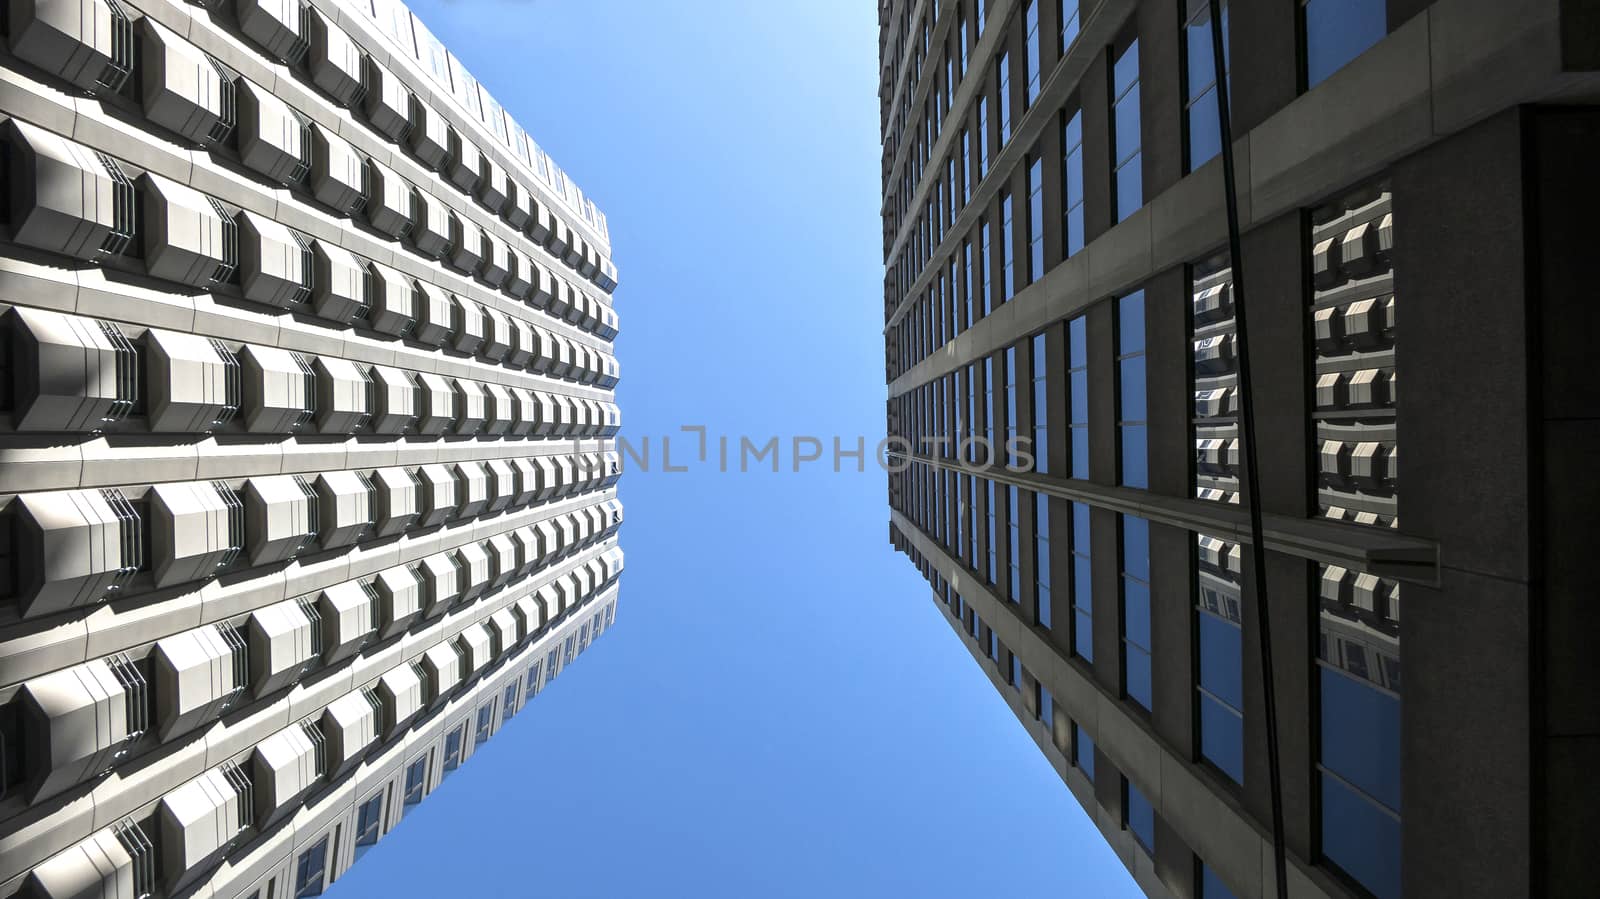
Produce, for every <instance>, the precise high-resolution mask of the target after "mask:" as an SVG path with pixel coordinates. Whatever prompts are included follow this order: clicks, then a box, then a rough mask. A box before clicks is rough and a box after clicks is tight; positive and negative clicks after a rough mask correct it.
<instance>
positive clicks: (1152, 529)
mask: <svg viewBox="0 0 1600 899" xmlns="http://www.w3.org/2000/svg"><path fill="white" fill-rule="evenodd" d="M1223 6H1224V8H1225V9H1224V12H1223V15H1222V18H1223V23H1222V24H1223V28H1224V32H1225V34H1226V36H1227V51H1226V54H1225V56H1226V60H1225V61H1226V67H1227V68H1226V71H1227V75H1226V77H1227V83H1228V85H1229V91H1230V94H1231V101H1232V102H1231V107H1232V118H1231V121H1232V126H1233V134H1234V138H1235V144H1234V145H1235V151H1236V159H1237V165H1236V170H1237V173H1238V196H1239V202H1240V215H1241V220H1242V253H1241V260H1242V262H1241V264H1242V265H1243V267H1244V277H1245V279H1246V283H1247V290H1248V295H1247V296H1246V297H1245V302H1246V303H1247V304H1248V306H1247V308H1248V309H1249V311H1250V322H1251V328H1252V330H1251V335H1252V354H1251V358H1252V365H1253V369H1254V374H1253V384H1254V392H1255V409H1256V417H1257V420H1258V433H1259V454H1260V466H1261V470H1260V483H1259V487H1258V488H1257V489H1259V493H1260V502H1261V505H1262V506H1263V509H1264V512H1265V532H1264V542H1265V545H1264V547H1263V548H1262V549H1263V551H1264V554H1265V556H1264V562H1265V569H1266V579H1267V583H1266V585H1265V586H1266V588H1267V590H1266V594H1267V596H1268V597H1269V602H1270V603H1271V616H1270V617H1271V628H1272V634H1271V637H1272V643H1273V647H1274V662H1273V670H1272V672H1271V676H1272V680H1273V683H1274V684H1275V688H1276V695H1277V717H1278V720H1279V723H1280V725H1279V726H1280V739H1279V746H1280V749H1281V758H1282V777H1281V783H1282V790H1283V797H1284V808H1285V828H1284V837H1285V841H1286V843H1287V847H1288V851H1289V884H1290V893H1291V894H1292V895H1296V896H1308V897H1309V896H1315V897H1380V899H1396V897H1402V896H1404V897H1408V899H1416V897H1424V896H1427V897H1434V896H1438V897H1445V896H1452V897H1454V896H1522V895H1587V894H1588V893H1589V892H1590V891H1591V890H1592V886H1591V885H1590V884H1591V883H1592V876H1590V875H1588V874H1587V872H1586V871H1585V870H1584V869H1583V868H1580V867H1579V865H1580V861H1581V859H1582V858H1583V857H1584V855H1585V853H1584V851H1583V850H1584V849H1585V848H1588V847H1592V846H1593V839H1594V838H1593V834H1594V833H1596V832H1600V830H1597V826H1600V822H1597V817H1596V812H1595V811H1594V804H1593V803H1592V802H1591V801H1589V800H1587V799H1584V798H1581V797H1592V796H1593V795H1594V793H1595V779H1594V775H1593V771H1594V770H1595V764H1596V762H1597V761H1600V714H1597V712H1596V706H1595V704H1594V703H1593V702H1592V700H1589V699H1586V697H1592V696H1593V695H1595V691H1596V688H1597V687H1600V668H1597V663H1596V662H1595V661H1594V658H1595V657H1594V655H1593V654H1592V653H1591V652H1590V651H1589V650H1588V648H1587V647H1586V646H1585V645H1583V643H1584V641H1583V639H1582V637H1580V636H1578V635H1583V634H1588V635H1592V634H1594V633H1595V632H1596V623H1597V622H1596V613H1595V612H1594V611H1593V604H1592V603H1587V602H1585V601H1584V598H1585V597H1586V596H1587V595H1590V594H1592V592H1593V591H1592V588H1588V587H1585V586H1584V585H1585V584H1586V583H1587V582H1588V577H1587V575H1586V574H1585V569H1584V562H1583V556H1584V551H1585V548H1586V547H1587V545H1588V544H1590V543H1592V542H1593V539H1594V536H1595V534H1596V530H1597V525H1600V520H1597V513H1596V511H1595V509H1596V508H1597V504H1596V502H1595V500H1596V492H1597V491H1596V488H1595V484H1596V479H1595V477H1594V475H1593V472H1594V470H1595V466H1596V464H1597V463H1600V457H1597V451H1596V449H1595V447H1596V446H1597V445H1600V443H1597V442H1596V437H1597V436H1600V426H1597V422H1596V415H1597V413H1600V391H1597V389H1596V387H1595V381H1594V379H1593V378H1592V375H1590V374H1589V372H1588V368H1589V366H1588V363H1587V359H1588V358H1589V354H1590V350H1589V346H1590V343H1591V340H1592V335H1593V334H1594V333H1595V324H1596V318H1595V313H1594V311H1593V309H1592V306H1591V305H1590V304H1586V303H1584V302H1583V300H1582V297H1583V290H1582V289H1581V288H1580V287H1579V286H1578V285H1579V282H1580V280H1581V277H1582V276H1581V275H1580V272H1582V271H1583V270H1584V264H1583V263H1584V262H1585V257H1586V252H1585V244H1587V243H1588V242H1589V241H1587V240H1586V239H1585V238H1584V237H1583V236H1581V235H1589V234H1593V231H1594V229H1593V226H1592V224H1591V223H1590V218H1591V211H1592V209H1593V208H1594V207H1595V204H1596V203H1600V180H1597V178H1596V176H1595V174H1594V172H1593V171H1592V167H1591V166H1589V165H1587V164H1585V163H1584V162H1582V161H1581V160H1584V159H1592V158H1593V155H1594V152H1595V150H1596V147H1597V143H1596V141H1597V139H1600V111H1597V108H1596V107H1594V106H1590V105H1585V104H1589V103H1593V102H1595V101H1596V100H1597V99H1600V85H1597V82H1596V78H1595V74H1594V73H1595V70H1596V67H1597V66H1600V33H1597V32H1596V31H1595V30H1594V28H1593V20H1592V19H1591V18H1586V13H1585V12H1584V9H1583V8H1582V7H1583V4H1578V3H1573V2H1566V0H1530V2H1526V3H1515V4H1507V3H1500V2H1493V0H1438V2H1431V3H1430V2H1427V0H1229V2H1227V3H1225V4H1223ZM1209 16H1210V13H1209V10H1208V5H1207V4H1206V3H1205V2H1204V0H1083V2H1081V3H1079V2H1077V0H942V2H941V0H888V2H882V3H880V50H881V59H882V65H881V83H880V89H879V97H880V100H881V112H882V128H883V248H884V259H885V263H886V278H885V282H884V294H885V304H884V321H885V330H884V333H885V350H886V363H887V369H886V373H885V374H886V382H887V384H888V403H887V419H888V430H889V434H890V435H891V436H892V437H897V438H900V439H901V440H902V441H904V443H903V444H901V447H902V448H903V449H904V450H905V453H904V455H903V456H902V457H900V459H899V464H898V465H897V468H898V470H896V471H894V472H892V473H891V475H890V480H889V504H890V528H889V535H890V539H891V542H892V544H893V545H894V547H895V548H896V549H898V550H900V551H901V552H903V553H905V554H906V555H907V556H909V557H910V558H911V559H912V561H913V562H914V563H915V564H916V565H917V566H918V569H919V570H920V571H921V572H922V574H923V575H924V577H925V578H926V579H927V581H928V582H929V584H930V585H931V586H932V588H933V589H932V593H933V598H934V601H935V604H936V606H937V607H938V608H939V610H940V611H941V613H942V614H944V615H945V616H946V618H947V620H948V621H949V622H950V624H951V626H952V627H953V628H955V629H956V630H957V631H958V633H959V634H960V635H961V638H962V640H963V642H964V644H965V645H966V646H967V648H968V650H969V651H970V652H971V653H972V654H973V656H974V657H975V658H976V659H977V660H978V661H979V663H980V665H981V666H982V668H983V670H984V671H985V673H986V674H987V675H988V676H989V678H990V679H991V680H992V681H993V682H994V684H995V687H996V689H997V690H998V691H999V692H1000V693H1001V694H1002V695H1003V696H1004V697H1005V699H1006V701H1007V702H1008V703H1009V704H1010V705H1011V707H1012V708H1013V710H1014V711H1015V712H1016V714H1017V716H1018V718H1019V719H1020V720H1021V721H1022V722H1023V724H1024V726H1025V727H1026V728H1027V729H1028V730H1029V732H1030V733H1031V734H1032V735H1033V737H1034V738H1035V740H1036V741H1037V742H1038V744H1039V746H1040V749H1041V751H1042V752H1043V753H1044V754H1045V756H1046V757H1047V758H1048V759H1049V760H1050V762H1051V763H1052V764H1053V765H1054V766H1055V767H1056V769H1057V771H1058V773H1059V774H1060V776H1061V777H1062V779H1063V780H1064V781H1065V783H1066V785H1067V786H1068V787H1069V788H1070V789H1071V791H1072V792H1073V794H1074V795H1075V796H1076V797H1077V799H1078V801H1079V802H1080V803H1081V804H1082V805H1083V807H1084V809H1085V811H1086V812H1087V813H1088V814H1089V815H1090V817H1091V818H1092V819H1093V820H1094V821H1095V823H1096V824H1097V825H1098V827H1099V829H1100V830H1101V832H1102V833H1103V834H1104V836H1105V838H1106V839H1107V840H1108V841H1109V842H1110V844H1111V845H1112V846H1113V848H1114V849H1115V850H1116V852H1117V853H1118V855H1119V856H1120V857H1121V858H1122V860H1123V862H1124V863H1125V864H1126V865H1127V867H1128V868H1129V870H1130V871H1131V872H1132V874H1133V876H1134V878H1135V880H1136V881H1137V882H1138V884H1139V885H1140V886H1141V887H1142V888H1143V889H1144V890H1145V891H1146V892H1147V893H1148V894H1150V895H1152V896H1175V897H1197V896H1203V897H1206V899H1212V897H1219V896H1242V897H1260V896H1271V895H1273V894H1274V893H1275V892H1276V891H1275V889H1274V886H1273V875H1272V871H1273V853H1272V833H1271V821H1272V815H1271V799H1270V797H1271V790H1270V784H1269V778H1268V762H1267V745H1266V740H1265V736H1264V717H1265V716H1264V710H1265V705H1264V699H1263V695H1262V694H1263V682H1264V672H1263V670H1262V666H1261V661H1260V659H1261V656H1260V655H1259V652H1258V646H1259V636H1260V634H1259V623H1258V622H1259V619H1258V616H1257V607H1256V606H1255V604H1254V603H1255V600H1254V598H1253V597H1254V596H1255V595H1256V592H1255V591H1254V590H1253V589H1245V585H1246V584H1247V583H1248V582H1249V581H1250V580H1252V579H1253V577H1252V575H1251V574H1250V572H1251V571H1252V564H1250V563H1251V560H1252V553H1253V552H1254V551H1255V550H1254V548H1253V547H1252V546H1251V541H1250V538H1249V528H1248V527H1247V524H1246V515H1245V513H1244V509H1243V506H1242V505H1241V503H1240V500H1241V489H1242V486H1243V485H1241V467H1240V454H1239V430H1238V418H1237V416H1238V409H1239V407H1238V398H1239V384H1238V382H1237V378H1236V374H1237V372H1236V364H1237V354H1236V343H1235V331H1234V321H1235V319H1234V312H1235V308H1236V307H1235V304H1234V300H1235V297H1234V293H1233V272H1232V269H1231V262H1230V259H1229V256H1228V254H1227V246H1228V243H1227V236H1228V234H1227V222H1226V217H1225V214H1224V193H1223V191H1224V188H1223V173H1222V168H1221V165H1222V163H1221V160H1220V159H1219V158H1218V155H1219V153H1220V149H1221V140H1220V137H1219V125H1218V116H1217V107H1218V103H1217V90H1216V77H1215V74H1214V72H1215V70H1214V65H1213V55H1212V42H1211V33H1210V18H1209ZM1402 312H1403V313H1404V315H1403V317H1400V313H1402ZM1401 374H1404V375H1405V376H1406V377H1405V381H1406V392H1405V393H1404V394H1400V393H1399V392H1398V390H1397V385H1398V381H1399V375H1401ZM1401 448H1404V449H1405V453H1403V454H1402V453H1400V452H1399V450H1400V449H1401ZM1402 597H1404V600H1403V602H1402ZM1402 608H1403V609H1404V615H1402V614H1401V611H1402ZM1402 671H1403V672H1404V676H1403V679H1402ZM1028 863H1037V864H1046V865H1047V864H1049V860H1048V859H1040V860H1031V861H1030V862H1028ZM1061 880H1062V883H1063V888H1062V894H1063V895H1071V894H1072V889H1071V881H1072V873H1071V872H1070V871H1062V872H1061Z"/></svg>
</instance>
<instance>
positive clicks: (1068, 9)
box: [1056, 0, 1078, 56]
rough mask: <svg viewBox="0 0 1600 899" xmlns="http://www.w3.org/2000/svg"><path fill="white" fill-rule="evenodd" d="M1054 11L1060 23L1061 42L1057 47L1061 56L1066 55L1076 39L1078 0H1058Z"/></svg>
mask: <svg viewBox="0 0 1600 899" xmlns="http://www.w3.org/2000/svg"><path fill="white" fill-rule="evenodd" d="M1060 4H1061V5H1060V6H1059V7H1058V8H1057V11H1056V20H1057V21H1059V22H1060V23H1061V44H1060V47H1059V48H1058V49H1059V50H1060V51H1061V55H1062V56H1066V55H1067V50H1069V49H1071V47H1072V44H1073V42H1075V41H1077V39H1078V0H1060Z"/></svg>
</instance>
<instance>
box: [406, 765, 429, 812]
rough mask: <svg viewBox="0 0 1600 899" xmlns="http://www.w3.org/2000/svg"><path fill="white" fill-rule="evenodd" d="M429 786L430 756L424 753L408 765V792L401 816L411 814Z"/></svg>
mask: <svg viewBox="0 0 1600 899" xmlns="http://www.w3.org/2000/svg"><path fill="white" fill-rule="evenodd" d="M427 788H428V756H427V755H426V754H423V755H421V756H419V757H417V759H416V760H415V761H413V762H412V763H411V764H410V765H409V766H407V767H406V792H405V796H404V802H403V804H402V807H401V809H400V817H402V818H403V817H405V816H406V815H409V814H411V809H412V808H413V807H415V806H416V805H417V803H419V802H421V801H422V796H423V791H424V790H426V789H427Z"/></svg>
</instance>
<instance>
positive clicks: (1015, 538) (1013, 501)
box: [1006, 484, 1022, 603]
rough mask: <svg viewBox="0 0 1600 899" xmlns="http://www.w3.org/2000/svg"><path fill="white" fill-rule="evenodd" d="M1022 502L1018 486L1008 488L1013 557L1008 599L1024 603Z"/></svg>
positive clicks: (1008, 537) (1008, 541)
mask: <svg viewBox="0 0 1600 899" xmlns="http://www.w3.org/2000/svg"><path fill="white" fill-rule="evenodd" d="M1021 519H1022V500H1021V493H1020V491H1018V489H1017V487H1016V485H1014V484H1013V485H1008V486H1007V487H1006V549H1007V551H1008V552H1009V554H1010V557H1011V560H1010V561H1011V580H1010V593H1009V594H1007V596H1008V598H1009V599H1010V600H1011V601H1012V602H1015V603H1020V602H1022V521H1021Z"/></svg>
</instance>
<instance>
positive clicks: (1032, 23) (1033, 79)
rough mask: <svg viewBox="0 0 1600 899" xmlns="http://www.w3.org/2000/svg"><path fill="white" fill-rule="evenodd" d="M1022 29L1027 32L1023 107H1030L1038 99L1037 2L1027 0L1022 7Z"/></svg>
mask: <svg viewBox="0 0 1600 899" xmlns="http://www.w3.org/2000/svg"><path fill="white" fill-rule="evenodd" d="M1022 27H1023V29H1024V30H1025V31H1026V32H1027V35H1026V38H1025V40H1024V42H1025V43H1026V44H1027V46H1028V58H1027V65H1028V90H1027V94H1026V95H1025V96H1024V97H1023V105H1024V106H1032V105H1033V101H1034V100H1037V99H1038V98H1039V82H1040V74H1039V0H1028V5H1027V6H1025V7H1023V10H1022Z"/></svg>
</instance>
